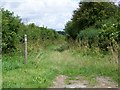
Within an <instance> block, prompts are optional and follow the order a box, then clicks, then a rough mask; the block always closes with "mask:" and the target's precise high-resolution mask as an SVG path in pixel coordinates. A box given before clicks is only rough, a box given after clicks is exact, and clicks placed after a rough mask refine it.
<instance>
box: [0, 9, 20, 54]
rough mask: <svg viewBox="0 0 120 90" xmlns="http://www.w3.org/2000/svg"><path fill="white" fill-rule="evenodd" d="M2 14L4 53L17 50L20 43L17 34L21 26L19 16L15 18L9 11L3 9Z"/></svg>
mask: <svg viewBox="0 0 120 90" xmlns="http://www.w3.org/2000/svg"><path fill="white" fill-rule="evenodd" d="M1 12H2V51H3V52H4V53H6V52H8V51H12V50H13V49H15V48H16V47H15V43H17V41H18V36H17V32H18V30H19V27H20V25H21V23H20V22H21V20H20V19H19V17H18V16H14V15H13V14H14V13H11V12H10V11H8V10H4V9H1Z"/></svg>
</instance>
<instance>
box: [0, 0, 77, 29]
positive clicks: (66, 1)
mask: <svg viewBox="0 0 120 90" xmlns="http://www.w3.org/2000/svg"><path fill="white" fill-rule="evenodd" d="M78 3H79V0H16V1H15V0H3V1H2V3H1V4H2V7H4V8H6V9H9V10H10V11H13V12H14V13H15V14H16V15H19V16H20V17H21V18H22V19H23V21H25V19H27V20H28V22H29V23H30V22H34V23H35V24H37V25H40V26H42V25H45V26H47V27H48V28H53V29H60V30H62V29H63V28H64V25H65V23H66V22H67V21H68V20H70V18H71V16H72V12H73V10H75V9H76V8H77V7H78Z"/></svg>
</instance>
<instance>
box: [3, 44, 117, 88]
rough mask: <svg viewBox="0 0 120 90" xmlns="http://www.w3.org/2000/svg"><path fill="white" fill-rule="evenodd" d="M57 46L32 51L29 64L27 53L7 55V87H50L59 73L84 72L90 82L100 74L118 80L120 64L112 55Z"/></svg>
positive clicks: (74, 74) (69, 74) (77, 73)
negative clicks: (119, 66)
mask: <svg viewBox="0 0 120 90" xmlns="http://www.w3.org/2000/svg"><path fill="white" fill-rule="evenodd" d="M56 48H59V45H58V46H56V45H50V46H48V47H47V48H43V49H40V50H39V51H33V52H31V53H29V55H28V64H26V65H24V64H23V60H24V58H23V56H20V55H19V54H17V53H16V54H14V55H12V56H11V55H3V87H7V88H10V87H11V88H20V87H22V88H23V87H24V88H25V87H26V88H27V87H29V88H47V87H50V86H51V85H52V83H53V80H54V78H55V77H56V76H58V75H68V76H78V75H82V76H84V77H86V78H88V80H90V81H91V80H94V78H96V77H97V76H107V77H111V78H112V79H113V80H114V81H116V82H117V79H118V73H117V71H118V68H117V67H118V65H117V64H116V63H115V62H114V60H113V59H112V58H111V55H110V54H106V55H104V54H102V53H98V52H95V51H93V50H92V51H91V50H88V49H87V50H85V49H84V50H83V49H80V48H79V49H78V48H75V47H74V48H69V49H67V50H64V51H63V52H59V51H56V50H55V49H56ZM86 51H87V53H86Z"/></svg>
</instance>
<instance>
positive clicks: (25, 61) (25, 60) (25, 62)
mask: <svg viewBox="0 0 120 90" xmlns="http://www.w3.org/2000/svg"><path fill="white" fill-rule="evenodd" d="M24 44H25V49H24V50H25V53H24V54H25V59H24V64H27V35H26V34H25V40H24Z"/></svg>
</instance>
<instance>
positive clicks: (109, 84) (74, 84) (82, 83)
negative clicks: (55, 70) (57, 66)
mask: <svg viewBox="0 0 120 90" xmlns="http://www.w3.org/2000/svg"><path fill="white" fill-rule="evenodd" d="M70 78H71V77H68V76H65V75H60V76H57V77H56V79H55V80H54V82H53V86H52V87H51V88H118V84H117V83H115V82H114V81H113V80H111V79H110V78H109V77H102V76H101V77H96V79H95V80H96V83H95V85H91V84H90V82H89V81H87V80H84V79H83V77H82V76H76V77H74V78H72V79H70Z"/></svg>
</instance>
